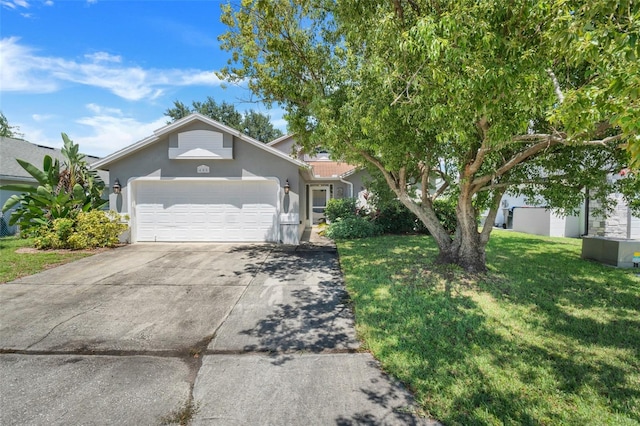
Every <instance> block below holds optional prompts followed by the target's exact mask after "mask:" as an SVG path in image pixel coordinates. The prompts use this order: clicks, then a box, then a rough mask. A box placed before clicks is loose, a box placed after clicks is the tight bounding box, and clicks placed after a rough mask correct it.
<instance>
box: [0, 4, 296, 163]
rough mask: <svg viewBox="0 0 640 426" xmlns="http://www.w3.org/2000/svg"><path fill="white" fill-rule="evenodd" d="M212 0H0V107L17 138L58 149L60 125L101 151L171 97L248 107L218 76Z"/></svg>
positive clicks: (127, 139)
mask: <svg viewBox="0 0 640 426" xmlns="http://www.w3.org/2000/svg"><path fill="white" fill-rule="evenodd" d="M221 3H223V2H221V1H218V0H192V1H189V0H187V1H185V0H165V1H162V0H138V1H129V0H0V110H1V111H2V112H3V113H4V115H5V116H6V117H7V118H8V120H9V123H10V124H11V125H13V126H18V127H19V132H20V133H22V134H23V135H24V136H23V137H24V139H26V140H28V141H30V142H33V143H37V144H41V145H47V146H54V147H60V146H61V145H62V139H61V138H60V133H61V132H65V133H67V134H68V135H69V137H70V138H71V139H73V140H74V141H75V142H77V143H79V144H80V148H81V150H82V151H83V152H85V153H87V154H91V155H97V156H104V155H107V154H110V153H112V152H114V151H116V150H118V149H120V148H123V147H125V146H127V145H129V144H131V143H133V142H136V141H138V140H140V139H142V138H145V137H147V136H150V135H151V134H152V133H153V131H154V130H156V129H158V128H160V127H162V126H163V125H164V124H165V123H166V121H167V117H166V116H164V111H165V110H166V109H167V108H169V107H171V106H173V101H174V100H180V101H182V102H184V103H185V104H187V105H190V104H191V101H193V100H205V99H206V97H207V96H213V97H214V99H216V101H218V102H221V101H227V102H230V103H233V104H234V105H235V106H236V108H237V109H238V110H240V111H245V110H248V109H254V110H258V111H260V112H263V113H266V114H268V115H270V116H271V119H272V122H273V123H274V125H275V126H276V127H278V128H280V129H281V130H283V131H286V123H285V122H284V120H283V119H282V111H281V110H280V109H279V108H277V106H274V107H273V109H271V110H267V109H266V108H265V107H264V106H263V105H261V104H258V103H255V102H253V101H252V100H255V99H256V98H255V96H253V95H252V93H251V92H250V91H249V90H248V89H246V88H244V87H240V86H234V85H230V84H229V83H226V82H222V81H220V80H219V79H218V78H217V77H216V75H215V71H217V70H219V69H220V68H222V67H223V66H224V65H225V64H226V61H227V58H228V56H229V55H228V54H227V52H224V51H222V50H221V49H220V48H219V43H218V41H217V37H218V35H220V34H222V33H223V32H224V31H225V26H224V25H222V24H221V23H220V4H221Z"/></svg>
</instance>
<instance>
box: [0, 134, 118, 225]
mask: <svg viewBox="0 0 640 426" xmlns="http://www.w3.org/2000/svg"><path fill="white" fill-rule="evenodd" d="M62 140H63V142H64V146H63V148H62V150H61V151H62V155H63V156H64V158H65V159H64V161H63V163H62V164H61V163H60V161H59V160H58V159H55V160H54V159H53V158H51V156H49V155H45V157H44V159H43V161H42V170H40V169H38V168H37V167H36V166H34V165H33V164H31V163H29V162H27V161H24V160H20V159H18V160H17V161H18V163H19V164H20V166H22V168H24V169H25V170H26V171H27V173H29V174H30V175H31V176H33V178H34V179H35V180H36V181H37V183H38V185H37V186H32V185H28V184H13V185H3V186H2V187H0V188H2V189H6V190H10V191H20V192H22V194H20V195H12V196H11V197H10V198H9V199H8V200H7V201H6V202H5V204H4V206H3V207H2V212H3V213H5V212H6V211H8V210H9V209H11V208H13V207H15V206H17V208H16V209H15V210H14V211H13V212H12V213H11V217H10V218H9V224H10V225H16V224H17V225H19V226H20V229H21V231H22V232H23V233H25V234H26V235H29V234H30V233H31V232H32V230H33V229H34V228H39V227H42V226H45V227H49V228H50V227H52V226H53V222H54V220H55V219H59V218H75V216H76V215H77V214H78V213H79V212H81V211H85V212H86V211H90V210H93V209H99V208H101V207H102V206H104V205H105V204H106V203H107V202H108V201H107V200H104V199H102V192H103V190H104V188H105V184H104V182H103V181H102V179H100V177H99V176H98V174H97V172H96V171H95V170H89V165H88V163H87V161H86V160H85V156H84V155H83V154H80V153H79V147H78V145H77V144H74V143H73V141H71V139H69V137H68V136H67V135H66V134H65V133H62Z"/></svg>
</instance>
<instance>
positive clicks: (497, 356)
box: [341, 242, 640, 425]
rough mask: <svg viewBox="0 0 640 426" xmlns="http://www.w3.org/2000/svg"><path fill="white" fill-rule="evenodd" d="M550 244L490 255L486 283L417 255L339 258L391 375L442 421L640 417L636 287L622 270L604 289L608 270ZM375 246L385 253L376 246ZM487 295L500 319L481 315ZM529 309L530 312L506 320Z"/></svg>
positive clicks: (369, 336) (365, 327) (364, 326)
mask: <svg viewBox="0 0 640 426" xmlns="http://www.w3.org/2000/svg"><path fill="white" fill-rule="evenodd" d="M369 244H372V243H371V242H369ZM409 244H413V243H412V242H409ZM507 246H508V245H507ZM545 247H546V243H540V246H539V249H540V251H541V252H539V253H536V252H534V251H533V250H529V251H528V252H526V256H522V257H519V256H517V255H516V254H514V256H513V257H509V256H505V251H504V250H503V247H500V249H499V250H493V251H492V250H488V259H489V264H490V266H491V267H492V269H497V270H498V271H500V272H501V274H496V273H489V274H488V275H487V277H485V278H482V279H481V281H480V282H477V283H476V282H474V278H473V277H471V278H470V279H469V280H468V281H467V279H465V277H464V274H459V271H458V272H457V273H456V272H455V271H454V273H453V274H452V272H451V270H449V269H448V268H443V267H441V266H434V265H429V264H426V262H424V259H421V256H416V255H415V253H417V252H420V249H418V250H417V252H416V251H415V250H414V251H413V252H411V254H409V255H408V254H407V252H402V251H399V253H398V254H394V253H393V252H392V249H393V247H390V248H388V250H387V252H386V254H382V255H379V256H378V255H376V256H370V255H369V254H368V253H366V252H365V253H364V254H363V250H362V246H361V245H360V243H358V246H357V250H354V252H353V253H354V254H355V253H357V256H356V255H354V256H352V255H351V254H352V253H350V251H349V249H348V248H347V249H346V250H344V252H342V251H341V254H343V253H344V258H343V259H341V262H342V263H343V264H345V265H347V267H346V269H347V271H351V272H349V274H350V276H348V277H347V280H348V286H349V291H350V293H351V294H352V297H353V299H354V303H355V306H356V318H357V319H358V323H359V332H360V333H361V334H362V335H363V336H364V337H365V339H366V341H367V342H369V345H370V348H371V350H372V351H373V353H374V354H375V356H376V357H377V358H378V359H380V360H381V361H382V362H383V365H384V367H385V369H386V371H388V372H390V373H391V374H393V375H394V376H395V377H397V378H399V379H400V380H401V381H403V382H404V383H406V384H408V385H409V386H410V388H411V389H412V390H413V391H414V392H415V393H416V396H417V399H418V401H419V403H420V404H421V405H422V406H423V408H424V409H425V410H426V411H427V412H428V413H429V414H431V415H433V416H435V417H436V418H438V419H439V420H441V421H443V422H444V423H445V424H465V425H467V424H505V423H507V424H554V423H556V424H557V423H570V424H580V423H582V424H586V423H591V424H594V423H597V424H611V423H616V422H621V421H622V422H625V421H626V422H631V423H633V422H636V421H640V413H639V412H638V408H637V407H639V406H640V403H639V402H640V387H639V386H638V380H639V379H640V376H639V374H638V371H640V361H638V360H639V359H640V356H638V355H639V346H640V323H639V322H638V318H639V316H638V313H639V312H640V299H639V298H638V281H637V280H636V279H635V278H634V277H633V276H632V275H631V274H626V273H622V274H621V275H618V274H615V275H614V277H615V278H614V279H610V280H609V281H605V282H604V284H603V282H602V281H601V280H600V279H597V278H598V276H599V274H606V273H607V272H608V271H610V270H609V269H606V268H605V269H604V271H603V269H602V268H603V267H601V266H600V265H594V264H591V263H590V262H585V261H583V260H581V259H579V258H578V259H576V256H575V253H571V252H570V251H567V250H564V249H563V245H562V244H558V245H557V250H556V249H551V250H548V248H545ZM551 247H556V246H555V245H553V244H551ZM511 248H513V249H516V248H518V249H522V246H521V244H513V245H512V247H511ZM371 250H372V252H375V253H382V252H383V251H384V249H383V248H381V247H379V246H378V247H375V243H373V246H371ZM506 253H507V254H509V252H508V251H507V252H506ZM499 256H502V257H499ZM566 262H581V263H582V264H580V265H578V267H577V268H574V267H572V268H567V267H566V265H567V263H566ZM412 263H413V264H414V265H415V264H419V265H420V266H419V267H418V268H416V267H414V268H413V269H411V267H410V265H411V264H412ZM398 265H401V266H400V267H398ZM404 265H406V268H403V267H402V266H404ZM562 265H564V267H563V266H562ZM543 268H544V269H543ZM548 268H553V269H552V270H551V271H548ZM599 268H600V269H599ZM399 269H400V270H403V271H404V272H403V273H402V274H400V275H399V276H394V274H393V272H392V271H398V270H399ZM540 269H542V271H543V272H545V273H542V274H541V271H540ZM576 270H577V271H579V272H578V273H576ZM380 271H383V272H382V273H381V272H380ZM514 271H515V272H514ZM589 274H592V275H594V276H596V279H592V277H590V275H589ZM606 276H609V274H606ZM530 278H531V280H530ZM469 282H471V284H469ZM483 294H485V295H487V294H488V295H489V296H490V297H489V299H491V301H492V302H491V303H494V304H495V305H497V306H498V307H499V313H498V314H497V315H496V313H495V312H487V311H485V310H484V309H485V308H486V306H485V305H484V302H483V304H481V303H480V302H479V300H481V298H482V297H485V296H483ZM479 298H480V299H479ZM567 305H570V306H575V308H576V309H586V310H588V309H590V308H600V307H602V308H604V307H606V306H611V308H610V315H611V316H612V318H610V319H608V320H602V319H600V318H597V317H589V316H577V315H576V314H575V313H572V312H571V311H567V310H565V308H564V307H563V306H567ZM527 309H529V310H530V312H531V317H528V316H527V315H524V316H523V317H521V318H518V319H517V321H516V325H513V324H512V323H510V322H509V321H510V317H509V316H510V315H516V316H517V315H518V314H519V313H521V312H525V313H526V312H527ZM501 315H504V317H501ZM556 338H557V340H558V341H557V342H556V341H555V340H554V339H556ZM600 350H602V353H600V352H599V351H600ZM634 407H636V408H634Z"/></svg>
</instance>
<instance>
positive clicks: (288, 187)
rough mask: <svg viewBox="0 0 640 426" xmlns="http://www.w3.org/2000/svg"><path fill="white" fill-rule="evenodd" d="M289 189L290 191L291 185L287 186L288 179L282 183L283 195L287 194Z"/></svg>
mask: <svg viewBox="0 0 640 426" xmlns="http://www.w3.org/2000/svg"><path fill="white" fill-rule="evenodd" d="M290 189H291V185H289V179H287V180H286V182H285V183H284V193H285V194H288V193H289V190H290Z"/></svg>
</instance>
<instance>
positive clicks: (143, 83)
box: [0, 37, 221, 101]
mask: <svg viewBox="0 0 640 426" xmlns="http://www.w3.org/2000/svg"><path fill="white" fill-rule="evenodd" d="M19 41H20V39H19V38H18V37H9V38H4V39H0V56H1V57H0V91H14V92H25V93H50V92H54V91H56V90H58V89H59V88H60V87H61V86H62V85H63V84H64V83H75V84H80V85H85V86H92V87H98V88H102V89H105V90H107V91H109V92H111V93H113V94H115V95H117V96H119V97H121V98H123V99H127V100H131V101H137V100H141V99H156V98H158V97H159V96H160V95H162V94H163V93H164V92H165V91H166V90H167V89H170V88H172V87H176V86H219V85H220V84H221V81H220V80H219V79H218V78H217V76H216V75H215V74H214V73H213V72H211V71H202V70H197V69H185V70H182V69H154V68H151V69H144V68H142V67H139V66H125V65H122V64H121V62H122V58H121V57H120V56H116V55H111V54H109V53H106V52H97V53H93V54H87V55H85V61H75V60H67V59H64V58H57V57H46V56H40V55H38V54H37V53H36V52H35V50H34V49H32V48H31V47H28V46H24V45H22V44H20V43H19Z"/></svg>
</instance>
